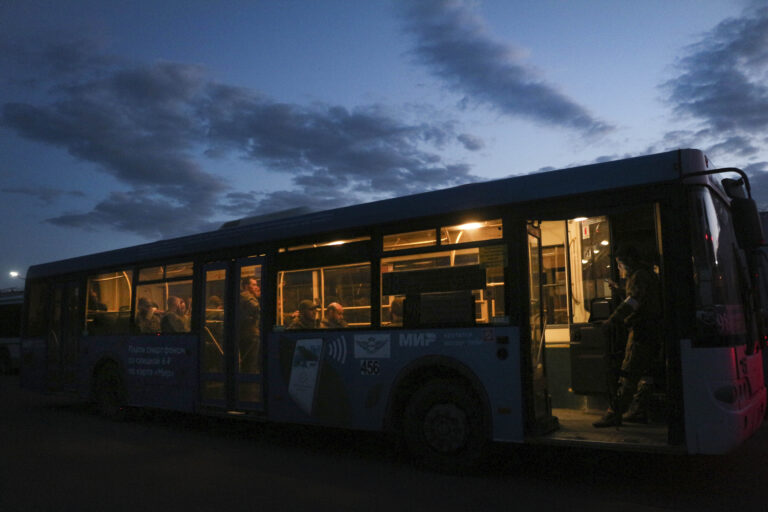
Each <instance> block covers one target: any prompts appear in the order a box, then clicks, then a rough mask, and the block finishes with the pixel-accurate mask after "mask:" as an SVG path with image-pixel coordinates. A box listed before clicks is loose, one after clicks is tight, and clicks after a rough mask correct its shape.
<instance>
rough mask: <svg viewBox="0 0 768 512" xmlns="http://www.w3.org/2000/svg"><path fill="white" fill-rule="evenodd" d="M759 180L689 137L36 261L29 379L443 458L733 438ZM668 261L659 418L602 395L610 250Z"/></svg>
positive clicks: (616, 347) (754, 362) (757, 354)
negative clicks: (542, 168) (381, 435)
mask: <svg viewBox="0 0 768 512" xmlns="http://www.w3.org/2000/svg"><path fill="white" fill-rule="evenodd" d="M762 243H763V242H762V230H761V227H760V222H759V218H758V216H757V211H756V208H755V203H754V201H752V200H751V198H750V190H749V182H748V180H747V177H746V175H745V174H744V173H743V172H741V171H739V170H738V169H734V168H728V169H713V168H711V165H710V163H709V161H708V159H707V158H706V156H705V155H704V154H703V153H702V152H701V151H698V150H691V149H683V150H676V151H670V152H666V153H661V154H656V155H649V156H643V157H638V158H631V159H624V160H617V161H613V162H605V163H599V164H594V165H586V166H581V167H575V168H570V169H564V170H558V171H551V172H541V173H534V174H529V175H522V176H514V177H510V178H506V179H501V180H495V181H489V182H483V183H472V184H468V185H463V186H459V187H455V188H450V189H446V190H439V191H432V192H425V193H422V194H417V195H412V196H408V197H399V198H394V199H387V200H382V201H377V202H373V203H368V204H362V205H356V206H349V207H343V208H338V209H333V210H328V211H321V212H315V213H298V214H297V213H296V212H294V214H293V215H289V216H282V217H281V216H280V215H272V216H269V217H262V218H252V219H243V220H239V221H233V222H229V223H227V224H225V225H224V226H222V227H221V229H219V230H216V231H212V232H207V233H202V234H197V235H192V236H185V237H181V238H175V239H170V240H161V241H158V242H154V243H148V244H144V245H139V246H135V247H128V248H124V249H118V250H114V251H108V252H103V253H99V254H93V255H88V256H82V257H77V258H72V259H67V260H63V261H58V262H53V263H47V264H43V265H35V266H32V267H30V268H29V271H28V273H27V279H26V290H25V313H24V322H23V337H22V361H23V362H22V371H21V383H22V386H23V387H24V388H27V389H34V390H39V391H48V392H58V391H68V392H74V393H77V394H78V395H79V396H81V397H82V398H84V399H89V400H93V401H94V402H95V403H96V404H97V405H98V407H99V409H100V410H101V411H102V412H103V413H104V414H105V415H108V416H120V415H121V414H122V412H123V411H125V410H126V409H127V408H134V407H145V408H162V409H171V410H177V411H186V412H194V413H201V414H214V415H232V416H236V417H239V418H248V419H253V420H260V421H270V422H280V423H296V424H307V425H322V426H328V427H337V428H342V429H356V430H366V431H382V432H387V433H391V434H393V435H396V436H398V437H399V438H401V439H402V440H404V442H405V445H406V446H407V447H408V448H409V449H410V450H411V451H412V452H413V453H414V455H415V457H416V458H417V459H418V460H420V461H421V462H423V463H424V464H427V465H429V466H431V467H438V468H446V467H448V468H470V467H473V466H476V465H477V464H478V463H479V462H480V461H481V460H482V457H483V455H484V454H486V453H488V449H489V447H491V448H492V443H493V442H505V443H549V444H567V445H588V446H591V447H600V448H613V449H622V450H651V451H673V452H687V453H713V454H716V453H724V452H727V451H729V450H732V449H733V448H734V447H736V446H738V445H740V444H741V443H742V442H743V441H745V440H746V439H747V438H749V437H750V436H751V435H752V434H753V433H754V432H755V430H756V429H757V428H758V427H759V426H760V424H761V422H762V419H763V416H764V414H765V405H766V391H765V385H764V380H763V367H762V362H761V361H762V351H763V350H764V344H765V341H764V340H765V333H764V326H763V322H762V321H761V319H760V314H759V312H760V311H761V309H760V308H761V307H762V306H761V305H760V304H759V294H758V293H757V291H756V284H755V283H754V282H753V281H754V275H755V272H754V270H755V269H753V268H752V267H753V266H754V262H755V261H756V259H755V256H754V255H755V253H756V252H758V251H759V247H760V246H761V245H762ZM624 244H632V245H633V246H635V247H636V248H637V250H638V251H639V252H641V253H642V254H643V258H644V260H645V261H646V262H647V264H648V266H649V267H650V268H652V269H653V271H654V273H655V274H656V276H657V278H658V283H659V289H660V290H659V293H660V296H661V300H662V307H661V308H660V311H661V312H660V313H659V315H660V316H659V318H658V325H659V327H660V329H659V331H660V334H659V336H660V339H659V340H658V347H659V350H658V355H657V357H656V360H655V361H654V364H653V368H651V369H649V370H648V372H647V373H648V375H646V376H644V377H643V382H642V387H643V389H644V390H645V396H646V407H647V409H646V411H647V418H646V419H645V421H644V422H642V423H631V424H630V423H625V424H623V425H621V426H619V427H616V428H610V429H596V428H594V427H593V426H592V422H593V421H594V420H596V419H597V418H599V417H600V415H601V414H602V413H603V412H604V411H605V410H606V408H607V407H608V405H609V404H610V396H611V394H612V392H613V390H614V388H615V385H614V384H615V381H616V379H617V378H618V377H617V375H618V373H617V370H616V367H617V365H618V363H617V362H616V361H617V354H618V362H619V363H620V361H621V356H622V354H623V352H622V351H623V345H622V343H623V342H624V341H625V339H626V333H621V332H620V330H619V332H617V330H614V332H613V333H609V332H608V331H606V330H605V329H603V328H601V326H602V324H603V321H604V320H605V319H606V318H607V316H608V315H609V314H610V312H611V311H612V309H613V308H615V307H616V305H617V304H618V303H619V302H620V301H621V300H622V297H621V295H620V292H617V291H616V290H615V289H614V288H612V287H611V286H610V284H609V281H619V280H620V274H619V269H618V268H617V265H615V264H614V258H613V253H614V252H615V251H616V249H617V248H618V247H621V246H622V245H624Z"/></svg>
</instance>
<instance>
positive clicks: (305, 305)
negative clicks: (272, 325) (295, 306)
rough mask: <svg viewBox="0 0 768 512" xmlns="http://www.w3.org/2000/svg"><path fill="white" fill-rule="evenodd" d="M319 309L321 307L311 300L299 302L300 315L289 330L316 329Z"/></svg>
mask: <svg viewBox="0 0 768 512" xmlns="http://www.w3.org/2000/svg"><path fill="white" fill-rule="evenodd" d="M319 307H320V306H318V305H317V304H315V303H314V302H313V301H311V300H307V299H304V300H302V301H301V302H299V314H298V316H297V317H296V318H294V319H293V321H292V322H291V324H290V325H289V326H288V329H291V330H297V329H314V328H315V312H316V311H317V308H319Z"/></svg>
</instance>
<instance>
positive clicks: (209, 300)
mask: <svg viewBox="0 0 768 512" xmlns="http://www.w3.org/2000/svg"><path fill="white" fill-rule="evenodd" d="M262 269H263V265H262V261H261V259H260V258H246V259H241V260H237V261H224V262H215V263H209V264H208V265H206V266H205V267H204V269H203V273H204V276H205V283H204V286H203V300H201V301H199V302H198V303H200V304H202V305H203V308H204V311H203V314H202V334H201V336H200V403H201V405H203V406H204V407H211V408H219V409H223V410H227V411H261V410H263V403H264V402H263V399H262V396H263V395H262V361H263V357H262V354H263V344H262V335H261V333H262V332H263V330H262V319H261V303H260V302H261V300H260V287H261V285H262ZM249 287H250V290H249V289H248V288H249ZM254 292H255V293H254Z"/></svg>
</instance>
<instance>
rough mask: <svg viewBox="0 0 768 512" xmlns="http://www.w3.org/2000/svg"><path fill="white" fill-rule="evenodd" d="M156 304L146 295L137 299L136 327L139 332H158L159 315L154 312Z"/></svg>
mask: <svg viewBox="0 0 768 512" xmlns="http://www.w3.org/2000/svg"><path fill="white" fill-rule="evenodd" d="M156 312H157V304H155V303H154V302H150V301H149V299H147V298H146V297H142V298H140V299H139V302H138V303H137V304H136V327H137V328H138V329H139V332H140V333H153V334H154V333H158V332H160V317H159V316H158V315H157V314H156Z"/></svg>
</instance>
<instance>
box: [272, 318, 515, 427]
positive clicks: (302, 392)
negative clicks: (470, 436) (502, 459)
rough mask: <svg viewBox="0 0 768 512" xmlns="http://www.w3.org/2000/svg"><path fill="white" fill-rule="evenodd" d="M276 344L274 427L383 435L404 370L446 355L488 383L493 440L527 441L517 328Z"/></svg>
mask: <svg viewBox="0 0 768 512" xmlns="http://www.w3.org/2000/svg"><path fill="white" fill-rule="evenodd" d="M499 339H503V340H505V343H504V344H503V345H500V344H498V343H497V340H499ZM269 340H270V341H269V353H268V357H269V365H270V366H269V368H270V372H269V404H270V406H269V419H270V420H272V421H278V422H294V423H306V424H318V425H328V426H337V427H346V428H354V429H361V430H381V429H382V426H383V424H384V421H385V414H386V410H387V405H388V403H389V400H390V394H391V393H392V392H393V391H394V390H393V385H394V383H395V380H396V378H397V377H398V376H400V375H401V371H402V370H403V369H404V368H405V367H406V366H408V365H409V364H410V363H412V362H414V361H417V360H419V359H420V358H426V357H427V356H438V355H439V356H443V357H444V358H446V360H454V361H456V362H457V363H458V364H460V365H462V366H463V367H465V368H467V369H469V371H470V372H471V373H472V374H474V377H476V379H477V381H479V382H480V385H481V386H482V388H483V389H482V390H480V392H481V393H485V394H486V395H487V397H488V401H489V404H490V407H491V413H492V422H493V438H494V439H495V440H505V441H522V439H523V418H522V413H521V411H522V398H521V385H520V359H519V353H520V351H519V331H518V329H516V328H468V329H434V330H429V329H422V330H397V331H354V332H352V331H314V332H305V333H293V332H291V331H283V332H275V333H272V334H271V335H270V338H269ZM502 349H503V351H502V353H503V356H502V357H503V358H500V357H499V351H500V350H502Z"/></svg>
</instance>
